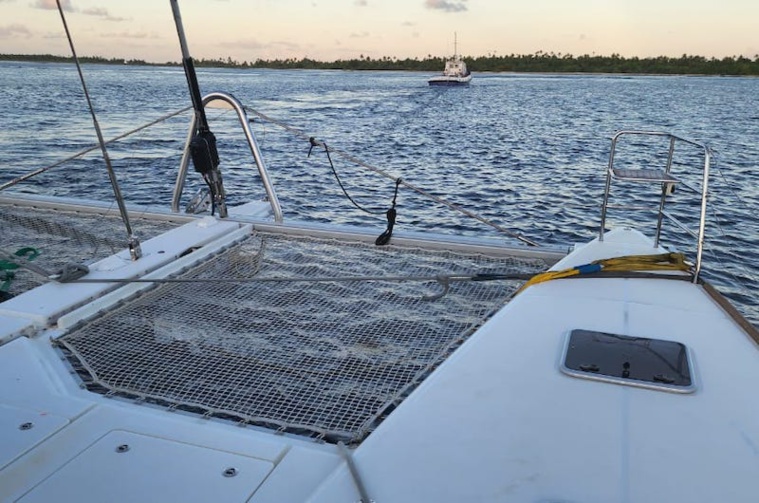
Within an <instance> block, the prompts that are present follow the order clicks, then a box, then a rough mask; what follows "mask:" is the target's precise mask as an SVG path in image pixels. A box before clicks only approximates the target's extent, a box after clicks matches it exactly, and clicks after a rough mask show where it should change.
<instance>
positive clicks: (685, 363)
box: [562, 329, 693, 393]
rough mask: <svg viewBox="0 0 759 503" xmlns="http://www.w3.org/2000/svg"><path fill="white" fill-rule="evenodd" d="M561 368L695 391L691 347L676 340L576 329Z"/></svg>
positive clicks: (647, 385)
mask: <svg viewBox="0 0 759 503" xmlns="http://www.w3.org/2000/svg"><path fill="white" fill-rule="evenodd" d="M562 371H564V372H565V373H567V374H570V375H573V376H576V377H584V378H589V379H596V380H602V381H610V382H615V383H618V384H627V385H630V386H639V387H645V388H661V389H665V390H667V391H677V392H681V393H687V392H690V391H693V381H692V378H691V376H692V372H691V366H690V360H689V357H688V350H687V348H686V347H685V345H683V344H681V343H679V342H675V341H665V340H661V339H648V338H645V337H632V336H628V335H619V334H610V333H605V332H596V331H592V330H579V329H578V330H573V331H572V332H571V333H570V334H569V337H568V340H567V345H566V351H565V354H564V358H563V365H562Z"/></svg>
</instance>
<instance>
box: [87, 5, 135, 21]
mask: <svg viewBox="0 0 759 503" xmlns="http://www.w3.org/2000/svg"><path fill="white" fill-rule="evenodd" d="M82 14H85V15H87V16H95V17H102V18H103V19H105V20H106V21H126V18H123V17H116V16H112V15H111V14H109V13H108V9H103V8H102V7H93V8H91V9H84V10H82Z"/></svg>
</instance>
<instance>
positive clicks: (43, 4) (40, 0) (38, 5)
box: [32, 0, 76, 12]
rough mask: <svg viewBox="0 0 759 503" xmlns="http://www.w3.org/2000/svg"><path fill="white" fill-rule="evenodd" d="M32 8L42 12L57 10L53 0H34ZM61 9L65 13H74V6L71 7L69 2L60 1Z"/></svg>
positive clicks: (68, 0) (67, 0)
mask: <svg viewBox="0 0 759 503" xmlns="http://www.w3.org/2000/svg"><path fill="white" fill-rule="evenodd" d="M32 7H34V8H35V9H43V10H58V5H57V4H56V3H55V0H36V1H35V2H34V3H33V4H32ZM61 7H63V10H65V11H66V12H75V11H76V9H74V6H73V5H71V0H61Z"/></svg>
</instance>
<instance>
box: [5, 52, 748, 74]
mask: <svg viewBox="0 0 759 503" xmlns="http://www.w3.org/2000/svg"><path fill="white" fill-rule="evenodd" d="M463 59H464V61H465V62H466V64H467V67H469V68H470V69H471V70H472V71H474V72H524V73H622V74H649V75H759V55H756V56H755V57H754V59H750V58H746V57H743V56H729V57H725V58H722V59H717V58H708V59H707V58H705V57H703V56H689V55H687V54H683V55H682V56H680V57H679V58H673V57H667V56H658V57H655V58H637V57H632V58H625V57H622V56H620V55H619V54H612V55H611V56H596V55H587V54H585V55H582V56H573V55H570V54H555V53H553V52H549V53H545V52H542V51H538V52H537V53H535V54H527V55H516V54H511V55H509V56H496V55H489V56H478V57H464V58H463ZM79 60H80V61H81V62H83V63H98V64H111V65H151V66H179V65H180V63H178V62H174V61H169V62H166V63H148V62H146V61H142V60H139V59H129V60H127V59H120V58H111V59H108V58H103V57H98V56H85V57H80V58H79ZM0 61H28V62H53V63H68V62H71V61H72V59H71V57H66V56H53V55H50V54H43V55H32V54H0ZM194 62H195V66H197V67H216V68H272V69H310V70H313V69H319V70H405V71H424V72H439V71H441V69H442V68H443V66H444V65H445V58H441V57H435V56H431V55H430V56H427V57H426V58H424V59H418V58H413V59H412V58H406V59H398V58H390V57H383V58H380V59H373V58H370V57H365V56H360V57H359V58H358V59H347V60H336V61H329V62H325V61H316V60H313V59H310V58H301V59H295V58H288V59H273V60H266V59H257V60H255V61H251V62H248V61H242V62H240V61H236V60H234V59H232V58H226V59H223V58H219V59H196V60H194Z"/></svg>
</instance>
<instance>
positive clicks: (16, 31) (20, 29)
mask: <svg viewBox="0 0 759 503" xmlns="http://www.w3.org/2000/svg"><path fill="white" fill-rule="evenodd" d="M0 1H2V0H0ZM18 36H22V37H31V36H32V32H31V31H29V28H27V27H26V26H24V25H20V24H17V23H14V24H9V25H6V26H0V38H11V37H18Z"/></svg>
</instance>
